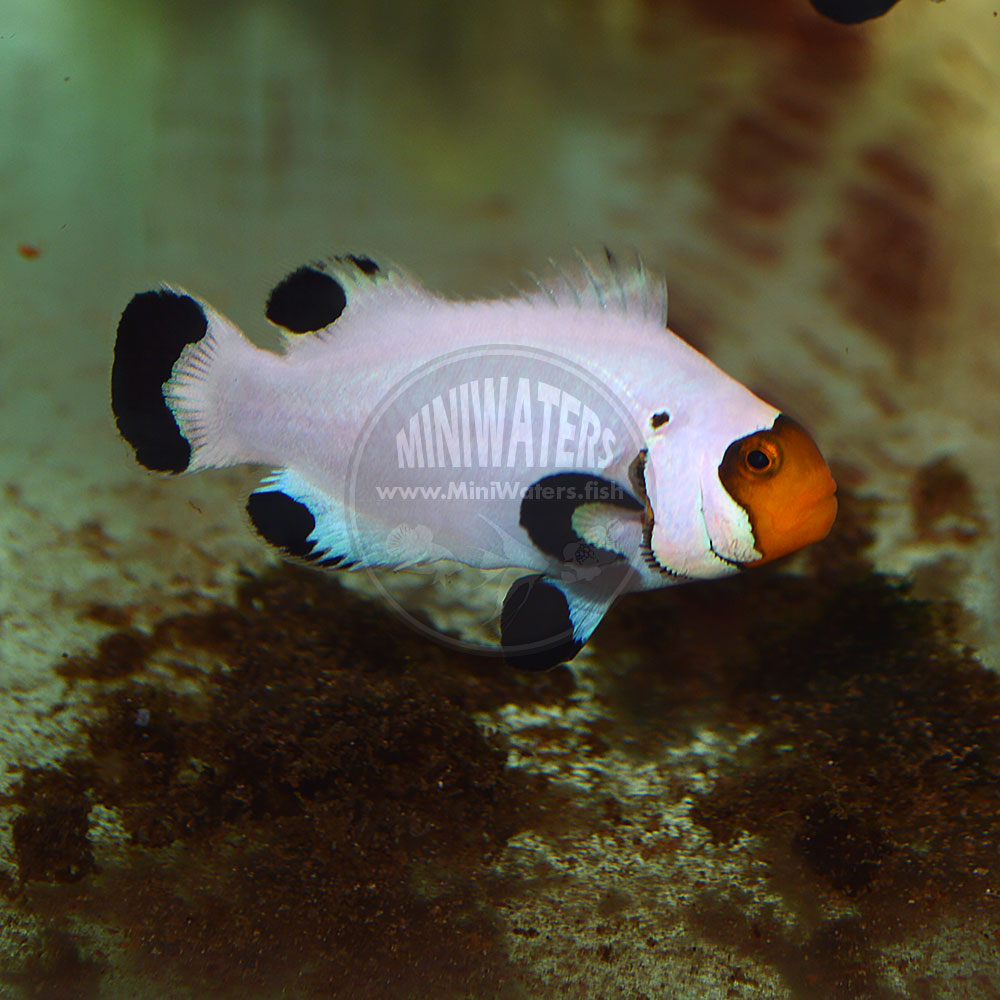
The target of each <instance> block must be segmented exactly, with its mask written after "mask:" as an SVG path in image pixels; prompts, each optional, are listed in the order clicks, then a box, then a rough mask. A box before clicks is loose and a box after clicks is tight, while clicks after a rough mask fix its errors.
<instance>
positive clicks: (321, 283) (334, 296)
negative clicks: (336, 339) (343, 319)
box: [267, 264, 361, 333]
mask: <svg viewBox="0 0 1000 1000" xmlns="http://www.w3.org/2000/svg"><path fill="white" fill-rule="evenodd" d="M358 266H359V267H361V265H360V264H359V265H358ZM346 306H347V294H346V292H345V291H344V288H343V285H341V284H340V282H339V281H337V279H336V278H334V277H332V276H331V275H329V274H327V273H326V272H325V271H321V270H319V269H318V268H315V267H309V266H306V267H300V268H299V269H298V270H297V271H293V272H292V273H291V274H290V275H288V277H287V278H284V279H283V280H282V281H281V282H280V283H279V284H278V285H276V286H275V287H274V289H273V290H272V292H271V294H270V296H269V297H268V300H267V318H268V319H269V320H270V321H271V322H272V323H274V324H276V325H277V326H281V327H284V328H285V329H286V330H289V331H291V332H292V333H314V332H315V331H317V330H322V329H324V328H325V327H328V326H329V325H330V324H331V323H333V322H335V321H336V320H337V318H338V317H339V316H340V314H341V313H342V312H343V311H344V309H345V307H346Z"/></svg>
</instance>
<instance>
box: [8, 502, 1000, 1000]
mask: <svg viewBox="0 0 1000 1000" xmlns="http://www.w3.org/2000/svg"><path fill="white" fill-rule="evenodd" d="M870 515H871V504H870V503H865V502H862V501H859V500H856V499H855V498H852V497H851V496H850V495H847V496H845V497H844V503H843V515H842V518H841V521H840V522H839V526H838V529H837V532H836V534H835V536H834V537H833V538H832V539H831V541H830V542H829V543H828V544H827V545H825V546H823V547H820V548H818V549H817V550H816V551H815V553H814V556H813V560H812V566H811V571H810V573H809V574H808V575H806V576H804V577H793V576H788V575H783V574H782V573H781V572H780V571H771V572H768V571H761V574H759V575H758V576H757V579H756V580H753V581H751V580H750V579H749V578H741V579H734V580H731V581H722V582H718V583H713V584H711V585H708V586H704V587H688V588H677V589H675V590H672V591H669V592H666V593H662V594H655V595H650V596H649V597H638V598H633V599H631V600H627V601H623V602H621V603H620V604H619V606H618V607H617V608H616V610H615V612H614V613H613V614H612V616H611V617H610V618H609V620H608V622H607V623H606V624H605V625H604V626H603V627H602V629H601V630H600V631H599V632H598V633H597V635H596V636H595V645H596V647H597V653H596V656H595V657H594V658H593V659H594V660H595V661H596V664H595V666H594V667H593V668H592V671H591V668H589V667H586V666H585V669H584V671H583V673H582V674H578V675H577V676H578V677H580V678H581V679H582V681H583V682H584V683H583V684H582V686H581V685H580V684H575V683H574V681H573V677H574V675H573V674H572V673H570V671H568V670H558V671H555V672H553V673H551V674H546V675H541V676H536V675H521V674H517V673H514V672H511V671H510V670H508V669H507V668H504V667H503V666H502V665H501V664H500V663H499V661H494V660H489V659H479V658H474V657H465V656H460V655H456V654H455V653H454V652H453V651H449V650H444V649H442V648H439V647H437V646H434V645H431V644H428V643H427V642H426V641H425V640H423V639H420V638H418V637H415V636H413V635H412V634H411V633H410V632H409V631H407V630H406V629H404V628H403V627H402V626H399V625H396V624H395V623H394V622H393V621H392V620H390V619H387V617H386V616H385V614H384V612H383V611H382V610H381V609H380V608H379V607H378V606H376V605H372V604H369V603H366V602H364V601H362V600H360V599H358V598H357V597H355V596H353V595H351V594H349V593H347V592H345V591H343V590H342V589H341V588H340V587H339V585H338V584H336V583H335V582H333V581H331V580H328V579H326V578H324V577H321V576H318V575H314V574H312V573H308V572H303V571H299V570H293V569H287V568H286V569H281V570H276V571H274V572H272V573H269V574H267V575H266V576H264V577H262V578H253V579H247V580H246V582H245V583H244V584H243V586H242V587H241V588H240V592H239V595H238V599H237V601H236V603H235V604H234V605H233V606H227V605H221V604H220V605H216V606H213V607H211V608H210V609H209V610H207V611H204V612H200V613H197V614H194V613H192V614H187V615H179V616H173V617H170V618H166V619H164V620H162V621H160V622H159V623H157V624H156V625H155V626H154V627H153V628H152V630H151V631H150V632H149V633H148V634H147V633H144V632H141V631H139V630H138V629H135V628H134V627H133V626H132V625H131V624H130V622H131V617H129V616H125V617H120V616H111V617H110V618H108V616H107V614H105V615H104V618H105V619H107V620H109V621H115V622H118V623H120V624H121V626H122V627H121V629H120V631H118V632H111V633H109V635H108V637H106V638H105V640H103V641H102V642H101V643H100V644H99V645H98V647H97V650H96V651H95V653H94V654H93V655H92V656H89V657H88V656H80V657H75V658H71V659H70V660H67V661H64V663H63V665H62V672H63V673H64V675H65V676H66V677H67V679H68V682H69V683H71V684H73V685H76V686H77V688H78V689H79V688H81V687H82V688H85V689H86V691H87V696H88V698H89V700H90V704H91V706H92V712H91V716H90V720H89V721H88V722H87V724H86V728H85V732H84V733H83V734H82V736H81V740H80V743H79V746H78V747H77V748H76V750H75V751H74V753H72V754H71V755H70V756H69V757H68V758H67V759H66V760H64V761H63V762H62V764H61V765H60V766H59V767H58V768H48V769H46V768H35V769H32V770H27V771H25V773H24V775H23V776H22V778H21V780H20V783H19V785H18V787H17V789H16V790H15V793H14V794H13V796H12V800H11V801H10V802H9V803H8V805H13V806H15V808H14V809H13V810H12V817H13V819H12V822H13V829H14V837H13V852H14V853H13V859H12V860H13V862H14V867H13V868H12V870H11V873H10V878H9V879H8V881H7V884H6V889H5V891H6V894H7V895H8V897H9V898H10V900H11V902H12V904H13V905H14V907H15V908H16V909H17V910H18V911H19V912H20V913H21V915H22V916H24V917H26V918H27V917H30V918H31V919H32V920H34V921H35V923H36V925H37V926H38V927H39V928H40V931H39V932H38V934H37V935H36V938H35V943H34V946H33V949H31V948H29V949H27V950H26V952H25V959H24V967H23V968H22V969H13V968H12V969H8V970H6V971H5V972H3V973H2V975H3V976H5V977H6V979H7V982H8V983H9V984H10V985H12V986H17V987H24V984H25V983H26V982H27V980H26V978H25V977H26V976H27V975H28V970H30V976H31V981H32V987H31V989H34V990H35V992H34V993H31V992H26V993H25V995H29V996H30V995H56V993H55V992H53V991H58V989H59V988H60V987H59V985H58V984H59V983H60V982H62V981H64V980H65V976H66V967H67V965H66V963H67V962H69V963H70V965H72V964H73V962H75V963H77V964H79V965H80V967H81V968H86V969H87V970H88V972H87V975H86V976H81V977H79V980H78V982H76V983H75V985H74V989H75V990H76V992H75V993H74V994H73V995H75V996H81V997H86V996H94V997H96V996H98V995H100V990H101V988H102V987H101V982H102V977H103V976H104V975H105V973H106V972H107V971H108V970H110V969H112V968H113V969H114V970H115V972H116V975H124V976H125V977H126V979H127V978H128V977H129V976H132V977H139V980H140V981H148V982H157V983H161V982H162V983H173V984H178V986H177V988H178V990H180V989H182V988H194V987H195V986H197V987H198V988H199V989H201V990H202V993H201V994H200V995H203V996H220V997H221V996H229V995H232V994H234V993H235V992H237V991H239V992H241V993H242V994H243V995H246V996H267V995H273V993H274V992H276V991H277V990H278V989H279V988H282V987H284V988H288V987H289V986H293V987H294V989H295V990H296V991H297V993H296V995H300V996H303V997H311V996H316V997H319V996H330V995H335V996H351V997H359V998H378V1000H381V998H397V997H398V998H403V997H408V996H413V995H418V994H417V993H415V992H414V991H415V990H417V991H419V995H420V996H424V997H431V998H436V997H442V998H443V997H451V996H455V995H462V996H470V997H498V998H507V997H511V998H521V997H527V996H532V997H534V996H540V997H547V996H551V997H560V998H561V997H567V998H569V997H584V996H594V995H602V996H604V995H607V996H609V997H610V996H613V997H622V998H626V997H629V998H637V997H641V996H644V995H645V996H653V995H656V991H657V989H659V988H662V989H666V988H668V987H669V984H670V982H671V980H672V979H676V981H678V982H680V983H693V982H699V983H705V982H709V983H715V984H717V990H716V991H714V992H713V990H712V989H706V990H705V993H704V995H708V996H730V997H750V996H760V995H774V996H788V997H794V998H806V997H814V996H818V995H822V996H825V997H831V998H841V997H842V998H848V997H849V998H851V1000H856V998H859V997H873V998H878V1000H883V998H885V1000H897V998H902V997H906V996H925V995H926V996H930V995H934V996H962V995H963V994H962V993H961V992H957V991H956V990H957V987H956V986H955V984H954V982H953V981H952V980H946V979H944V978H941V979H937V978H935V973H934V972H933V970H929V969H928V968H927V967H925V966H922V965H921V964H920V962H919V960H918V958H917V957H915V955H916V946H914V955H912V956H911V955H910V954H909V952H907V946H908V942H909V941H911V940H913V941H917V940H918V939H919V940H921V941H922V940H924V939H925V937H926V935H927V934H933V933H934V932H935V929H936V928H937V927H940V926H945V925H946V924H947V923H948V922H949V921H955V920H958V921H964V922H966V923H968V922H970V921H973V922H974V926H975V927H976V928H979V929H981V930H977V931H976V933H981V934H982V935H985V936H986V937H987V938H988V944H989V945H990V946H991V947H993V948H994V949H997V948H1000V946H998V945H997V944H996V940H995V939H993V938H992V937H990V935H991V934H992V931H993V929H994V928H997V927H1000V908H998V906H997V895H996V894H997V893H998V892H1000V856H998V855H997V851H996V843H997V842H998V840H1000V681H998V679H997V678H996V677H995V676H994V675H993V674H991V673H989V672H988V671H986V670H984V669H983V668H982V667H981V666H980V665H979V664H978V663H977V662H976V660H975V659H974V658H973V657H972V655H971V653H970V652H969V651H968V650H966V649H964V648H962V647H961V646H960V645H958V644H957V643H956V641H955V639H954V635H953V624H952V616H951V609H950V608H949V607H948V606H946V605H942V604H934V603H930V602H925V601H917V600H913V599H911V598H910V597H909V596H908V593H907V588H906V586H905V584H903V583H901V582H899V581H895V580H892V579H889V578H886V577H884V576H881V575H879V574H877V573H875V572H874V571H873V570H872V568H871V567H870V566H869V565H868V564H867V563H866V561H865V559H864V556H863V550H864V547H865V546H866V544H867V543H868V539H869V537H870V536H869V533H868V529H867V527H866V524H867V521H868V519H869V517H870ZM651 623H655V627H653V626H652V625H651ZM720 623H725V627H724V628H721V627H720ZM518 714H520V716H522V717H523V718H524V719H533V720H534V721H533V722H531V724H530V725H529V724H523V725H520V726H516V725H512V726H511V728H510V729H509V731H508V732H507V733H506V734H505V732H504V731H503V730H504V728H506V724H505V722H504V720H505V719H507V720H510V719H512V718H514V717H515V716H517V715H518ZM491 720H492V721H491ZM515 730H516V731H515ZM711 733H714V734H718V735H719V738H723V737H724V738H725V739H726V740H728V744H729V745H730V746H732V747H734V748H735V749H733V750H732V752H730V753H727V754H724V755H722V756H721V757H717V758H715V759H713V760H712V761H711V763H710V764H706V766H705V768H704V770H703V772H702V773H701V776H700V777H699V778H698V780H693V779H690V778H689V777H688V776H685V775H684V774H682V773H681V772H680V771H679V772H678V775H677V777H676V778H675V779H673V780H671V781H669V782H667V783H665V784H663V785H662V786H659V788H660V790H659V792H658V793H657V794H649V790H648V788H647V789H645V791H643V793H642V794H634V793H633V792H632V791H630V789H629V788H628V787H626V786H625V785H624V784H623V783H622V780H621V778H622V775H623V774H625V773H627V772H629V770H630V769H631V771H632V772H634V775H635V776H637V777H636V785H637V787H638V785H639V784H641V782H640V781H639V778H638V776H639V775H641V774H642V773H643V770H644V768H647V767H648V766H649V765H650V764H651V763H655V764H656V766H658V767H661V766H664V765H663V762H664V760H665V759H668V758H669V757H670V754H671V753H674V752H675V751H676V749H677V748H678V747H681V746H685V745H688V744H691V745H694V744H695V743H697V742H698V741H701V742H702V743H704V741H705V739H706V738H707V737H706V734H711ZM508 740H512V741H513V743H512V744H510V746H511V747H513V746H516V753H514V754H509V752H508V742H507V741H508ZM613 760H614V761H616V763H615V764H614V767H612V763H611V762H612V761H613ZM623 761H624V764H623V763H622V762H623ZM612 772H614V774H615V775H616V777H615V780H612V778H611V775H612ZM584 775H585V777H583V776H584ZM671 810H673V811H674V813H676V814H678V815H683V816H684V817H686V818H685V819H684V822H683V829H682V828H681V827H671V826H670V824H669V823H668V822H667V821H666V820H665V819H664V816H665V814H666V813H667V812H669V811H671ZM88 814H89V820H88ZM109 817H114V822H113V823H109ZM88 824H89V826H88ZM115 824H117V826H116V830H117V833H114V832H113V831H112V832H109V830H110V829H111V827H114V826H115ZM595 838H598V841H599V843H600V844H601V845H603V846H601V848H600V853H601V855H602V857H603V859H604V869H603V871H602V872H600V873H596V872H595V870H594V869H593V868H592V867H590V868H589V867H588V866H587V862H586V858H587V856H588V852H591V853H592V852H593V851H594V849H595V848H594V843H595ZM685 838H689V841H690V842H689V843H688V845H687V846H686V847H685V846H683V844H684V842H685ZM699 838H700V839H699ZM699 842H700V843H701V844H703V852H702V853H703V857H701V858H699V859H698V860H697V861H695V860H693V859H694V858H696V856H697V855H696V849H695V852H694V853H685V852H690V851H691V850H692V849H691V846H690V845H691V844H695V845H697V843H699ZM532 845H535V846H534V847H533V846H532ZM533 852H534V853H533ZM532 859H534V860H532ZM661 861H662V862H664V863H667V862H669V864H671V865H673V866H674V868H673V869H671V870H672V871H673V872H675V873H677V874H676V879H677V880H678V882H679V887H678V892H677V895H676V896H674V897H671V898H667V897H665V896H663V895H662V894H659V895H658V893H657V892H656V891H652V890H651V889H650V885H651V884H655V883H650V882H649V881H648V877H647V875H644V874H642V873H643V872H647V873H648V872H649V871H651V870H653V869H652V868H651V866H655V865H657V864H659V863H660V862H661ZM672 877H673V876H672ZM560 894H562V895H560ZM581 898H582V899H583V900H587V899H590V901H591V902H590V904H589V905H588V904H586V903H584V904H583V906H584V911H585V913H584V916H583V917H581V916H580V913H581V912H584V911H581V910H580V903H579V900H580V899H581ZM560 899H563V900H564V903H560V902H559V900H560ZM571 900H573V901H574V902H570V901H571ZM566 940H570V941H574V942H575V945H574V947H573V948H572V949H570V948H568V947H567V946H566V945H565V944H564V943H563V942H564V941H566ZM56 952H58V954H59V955H62V956H63V958H62V959H59V958H58V955H57V954H56ZM901 953H902V954H904V955H906V956H907V957H905V958H899V955H900V954H901ZM696 955H703V956H704V955H711V956H713V957H712V958H711V959H710V960H709V959H705V958H702V959H699V960H697V961H696V959H695V957H694V956H696ZM892 955H895V956H896V957H895V958H891V959H890V956H892ZM53 956H54V957H53ZM67 956H70V957H69V958H67ZM570 968H572V969H573V970H574V971H573V973H572V974H570V973H569V971H568V970H569V969H570ZM987 968H988V963H987ZM977 974H978V975H980V976H982V975H986V976H987V978H989V975H988V972H987V973H982V972H981V971H980V972H979V973H977ZM60 977H62V978H60ZM609 983H617V984H618V986H615V987H611V986H608V985H607V984H609ZM46 989H48V990H49V993H48V994H46V993H45V990H46ZM769 989H770V990H771V992H770V993H769V992H768V990H769ZM39 990H41V992H38V991H39ZM331 990H332V991H333V992H332V993H331ZM928 990H930V991H931V992H927V991H928ZM463 991H464V992H463ZM595 991H598V992H595ZM921 991H923V992H921Z"/></svg>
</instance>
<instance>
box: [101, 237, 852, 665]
mask: <svg viewBox="0 0 1000 1000" xmlns="http://www.w3.org/2000/svg"><path fill="white" fill-rule="evenodd" d="M532 280H533V287H531V288H530V289H529V290H526V291H519V292H517V293H516V294H512V295H510V296H508V297H504V298H494V299H485V300H477V301H456V300H450V299H446V298H443V297H441V296H439V295H436V294H433V293H432V292H429V291H428V290H426V289H425V288H424V287H423V286H422V285H421V284H419V283H418V282H417V281H416V280H415V279H414V278H413V277H411V276H409V275H408V274H406V273H405V272H403V271H402V270H400V269H398V268H396V267H391V266H384V265H381V264H378V263H376V262H375V261H374V260H373V259H371V258H370V257H367V256H360V255H355V254H349V255H345V256H341V257H334V258H331V259H330V260H327V261H324V262H321V263H314V264H309V265H307V266H304V267H300V268H299V269H298V270H296V271H294V272H292V273H291V274H289V275H288V276H287V277H286V278H284V280H282V281H281V282H280V283H279V284H278V285H277V286H276V287H275V288H274V289H273V290H272V292H271V294H270V296H269V297H268V300H267V307H266V316H267V319H268V320H270V322H271V323H273V324H274V325H276V326H277V327H278V328H279V329H280V330H281V332H282V334H283V348H284V350H283V353H281V354H276V353H274V352H271V351H267V350H263V349H260V348H258V347H256V346H254V345H253V344H252V343H250V341H248V340H247V339H246V338H245V337H244V336H243V334H242V333H241V331H240V330H239V329H238V328H237V327H236V326H235V325H234V324H233V323H231V322H230V321H229V320H228V319H226V317H224V316H223V315H221V314H220V313H219V312H217V311H216V310H214V309H213V308H212V307H211V306H210V305H208V304H207V303H205V302H203V301H202V300H200V299H198V298H196V297H195V296H193V295H190V294H188V293H187V292H185V291H183V290H181V289H179V288H174V287H171V286H167V285H164V286H161V287H159V288H157V289H155V290H152V291H146V292H142V293H141V294H138V295H136V296H135V297H134V298H133V299H132V300H131V302H129V304H128V306H127V307H126V308H125V310H124V312H123V313H122V316H121V321H120V322H119V324H118V329H117V337H116V341H115V349H114V362H113V367H112V373H111V405H112V411H113V413H114V417H115V420H116V423H117V426H118V429H119V431H120V433H121V435H122V436H123V437H124V438H125V440H126V441H127V442H128V443H129V444H130V445H131V446H132V448H133V449H134V450H135V456H136V458H137V460H138V461H139V462H140V463H141V464H142V465H144V466H146V467H147V468H149V469H153V470H157V471H160V472H168V473H173V474H177V473H182V472H193V471H198V470H200V469H206V468H220V467H224V466H230V465H236V464H244V463H250V464H256V465H263V466H267V467H269V468H271V469H273V470H274V471H272V472H270V473H269V474H268V475H267V476H266V477H265V478H264V480H263V481H262V482H261V484H260V485H259V486H258V487H257V489H255V490H254V491H253V492H252V493H251V494H250V497H249V499H248V501H247V505H246V508H247V512H248V514H249V518H250V521H251V523H252V525H253V527H254V529H255V530H256V531H257V532H258V533H259V534H260V536H261V537H262V538H263V539H264V540H265V541H267V542H268V543H270V544H271V545H273V546H274V547H275V548H276V549H277V550H278V551H279V552H280V553H281V554H282V555H283V556H285V557H290V558H294V559H298V560H302V561H305V562H308V563H310V564H312V565H314V566H318V567H321V568H325V569H332V570H351V569H354V570H356V569H358V568H361V567H382V568H386V569H398V568H404V567H412V566H417V565H424V564H429V563H434V562H436V561H439V560H452V561H454V562H457V563H463V564H466V565H468V566H473V567H479V568H482V569H484V570H491V569H507V570H516V571H523V574H522V575H520V576H518V578H517V579H516V580H515V581H514V582H513V583H512V584H511V585H510V587H509V589H507V590H506V594H505V596H504V597H503V599H502V602H501V601H498V602H497V605H498V608H499V613H498V615H497V616H496V621H495V623H494V624H495V626H496V632H498V638H499V644H500V648H501V650H502V651H503V653H504V655H505V657H506V659H507V660H508V662H510V663H512V664H514V665H516V666H520V667H524V668H527V669H546V668H549V667H552V666H555V665H557V664H559V663H563V662H565V661H567V660H570V659H572V658H573V657H574V656H575V655H576V654H577V652H578V651H579V650H580V649H581V648H582V646H583V645H584V643H585V642H586V641H587V639H588V638H589V636H590V635H591V633H592V632H593V630H594V629H595V628H596V626H597V624H598V623H599V622H600V620H601V618H602V617H603V616H604V614H605V612H606V611H607V609H608V608H609V607H610V605H611V603H612V602H613V601H614V600H615V598H616V597H617V596H618V595H619V594H621V593H624V592H630V591H640V590H650V589H654V588H659V587H664V586H670V585H673V584H678V583H683V582H685V581H689V580H697V579H706V578H715V577H723V576H728V575H730V574H733V573H738V572H741V571H742V570H745V569H749V568H751V567H754V566H759V565H761V564H763V563H767V562H770V561H771V560H774V559H778V558H780V557H781V556H784V555H786V554H788V553H790V552H794V551H795V550H797V549H799V548H801V547H803V546H805V545H808V544H810V543H812V542H816V541H818V540H820V539H822V538H823V537H824V536H825V535H826V534H827V532H828V531H829V530H830V527H831V526H832V524H833V521H834V518H835V516H836V511H837V499H836V495H835V494H836V485H835V483H834V480H833V478H832V476H831V474H830V470H829V468H828V467H827V464H826V462H825V461H824V459H823V456H822V455H821V454H820V451H819V449H818V448H817V446H816V444H815V442H814V441H813V439H812V438H811V437H810V435H809V434H808V433H807V431H806V430H805V429H804V428H803V427H801V426H800V425H799V424H798V423H796V422H795V421H794V420H793V419H792V418H791V417H789V416H787V415H785V414H784V413H781V412H779V411H778V410H777V409H775V408H774V407H773V406H771V405H770V404H768V403H766V402H764V401H763V400H761V399H759V398H758V397H757V396H755V395H754V394H753V393H752V392H750V391H749V390H748V389H747V388H746V387H744V386H743V385H741V384H740V383H739V382H737V381H736V380H735V379H733V378H731V377H730V376H728V375H726V374H725V373H724V372H722V371H721V370H720V369H719V368H717V367H716V366H715V365H714V364H713V363H712V362H711V361H709V360H708V359H707V358H706V357H705V356H704V355H702V354H701V353H699V352H698V351H697V350H695V349H694V348H693V347H691V346H690V345H689V344H687V343H686V342H685V341H683V340H682V339H681V338H680V337H678V336H677V335H676V334H674V333H673V332H672V331H670V330H669V329H668V328H667V292H666V286H665V284H664V283H663V282H662V281H660V280H656V279H654V278H653V277H652V276H651V275H650V274H649V273H648V272H647V271H646V270H645V268H644V267H643V265H642V263H641V262H640V261H638V260H637V261H636V262H635V263H634V264H630V265H629V266H623V265H622V264H620V263H619V261H618V260H617V258H616V257H615V256H614V255H612V254H611V253H610V252H606V260H604V261H602V262H601V263H600V265H597V266H595V265H592V264H590V263H588V262H587V261H586V260H584V259H583V258H582V257H581V258H580V260H579V261H578V262H577V264H576V265H574V267H573V268H571V269H567V270H563V269H558V268H555V269H554V271H553V274H552V275H551V276H550V277H545V278H537V277H533V278H532Z"/></svg>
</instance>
